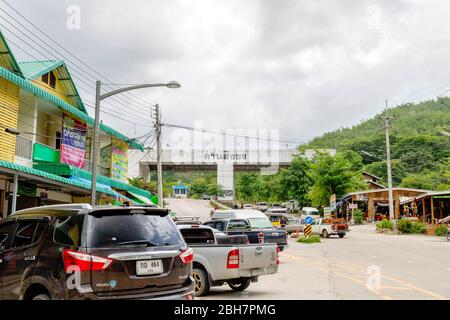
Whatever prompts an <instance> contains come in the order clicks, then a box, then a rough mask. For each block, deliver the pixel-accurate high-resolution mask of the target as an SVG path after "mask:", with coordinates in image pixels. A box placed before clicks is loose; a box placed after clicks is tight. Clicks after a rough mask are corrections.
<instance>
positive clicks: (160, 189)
mask: <svg viewBox="0 0 450 320" xmlns="http://www.w3.org/2000/svg"><path fill="white" fill-rule="evenodd" d="M154 110H155V114H154V119H155V127H156V161H157V165H156V167H157V168H156V171H157V174H158V206H160V207H161V208H162V207H164V198H163V197H164V195H163V181H162V159H161V153H162V150H161V112H160V110H159V104H156V105H155V109H154Z"/></svg>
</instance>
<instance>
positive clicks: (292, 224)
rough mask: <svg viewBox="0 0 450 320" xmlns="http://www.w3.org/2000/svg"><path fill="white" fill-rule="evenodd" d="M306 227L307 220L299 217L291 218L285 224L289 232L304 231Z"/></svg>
mask: <svg viewBox="0 0 450 320" xmlns="http://www.w3.org/2000/svg"><path fill="white" fill-rule="evenodd" d="M304 228H305V220H304V219H298V218H291V219H289V220H288V221H287V222H286V225H285V226H284V229H285V230H286V232H287V233H293V232H297V231H298V232H303V229H304Z"/></svg>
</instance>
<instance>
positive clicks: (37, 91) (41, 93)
mask: <svg viewBox="0 0 450 320" xmlns="http://www.w3.org/2000/svg"><path fill="white" fill-rule="evenodd" d="M0 77H2V78H4V79H6V80H8V81H10V82H12V83H14V84H15V85H17V86H19V87H20V88H22V89H23V90H26V91H28V92H30V93H32V94H34V95H36V96H38V97H39V98H41V99H43V100H46V101H48V102H50V103H53V104H54V105H56V106H58V107H60V108H61V109H63V110H64V111H66V112H68V113H70V114H72V115H74V116H75V117H77V118H79V119H81V120H83V121H84V122H86V123H87V124H88V125H89V126H93V125H94V119H93V118H91V117H90V116H89V115H87V114H86V113H84V112H83V111H81V110H79V109H77V108H75V107H74V106H72V105H71V104H69V103H67V102H65V101H64V100H62V99H60V98H58V97H56V96H54V95H52V94H50V93H48V92H47V91H45V90H43V89H41V88H39V87H38V86H36V85H34V84H33V83H32V82H31V81H29V80H26V79H24V78H22V77H20V76H18V75H16V74H14V73H12V72H11V71H9V70H7V69H5V68H3V67H0ZM100 130H102V131H103V132H105V133H107V134H109V135H111V136H114V137H116V138H118V139H120V140H123V141H127V142H128V145H129V146H130V148H133V149H138V150H140V151H144V146H143V145H142V144H141V143H139V142H138V141H136V140H131V139H129V138H128V137H126V136H125V135H123V134H122V133H120V132H118V131H116V130H114V129H112V128H110V127H108V126H106V125H104V124H103V123H101V124H100Z"/></svg>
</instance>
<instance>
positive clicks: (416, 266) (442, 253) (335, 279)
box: [200, 225, 450, 300]
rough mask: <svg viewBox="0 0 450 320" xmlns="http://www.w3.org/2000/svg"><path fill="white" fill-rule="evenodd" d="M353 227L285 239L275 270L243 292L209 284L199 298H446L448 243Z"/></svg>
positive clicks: (449, 262) (448, 295) (449, 294)
mask: <svg viewBox="0 0 450 320" xmlns="http://www.w3.org/2000/svg"><path fill="white" fill-rule="evenodd" d="M374 230H375V227H374V226H373V225H369V226H354V227H352V231H351V232H350V233H348V234H347V235H346V237H345V238H343V239H339V238H338V237H331V238H328V239H322V243H319V244H312V245H311V244H310V245H307V244H300V243H296V242H295V241H294V239H290V242H289V247H288V249H287V251H285V252H283V253H281V259H280V260H281V264H280V269H279V272H278V273H277V274H275V275H270V276H263V277H261V278H260V280H259V282H258V283H252V284H251V285H250V287H249V288H248V289H247V290H246V291H244V292H239V293H238V292H233V291H231V289H229V288H228V286H222V287H216V288H212V291H211V294H210V295H209V296H207V297H204V298H200V299H243V298H244V299H385V300H390V299H448V298H450V286H448V278H449V277H450V254H449V250H450V242H449V241H447V240H445V239H443V238H438V237H433V236H419V235H400V236H393V235H382V234H377V233H375V231H374Z"/></svg>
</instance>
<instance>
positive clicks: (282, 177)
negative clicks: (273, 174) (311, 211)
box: [277, 156, 312, 207]
mask: <svg viewBox="0 0 450 320" xmlns="http://www.w3.org/2000/svg"><path fill="white" fill-rule="evenodd" d="M309 166H310V162H309V160H308V159H306V158H304V157H302V156H299V157H295V158H293V159H292V162H291V165H290V166H289V167H288V168H287V169H283V170H282V171H281V173H280V174H279V179H278V180H279V181H277V184H278V185H279V186H280V187H281V190H280V191H281V195H282V197H283V200H291V199H295V200H297V201H298V202H299V205H300V206H301V207H304V206H307V205H309V204H310V199H309V189H310V188H311V185H312V180H311V177H310V176H309V175H308V171H309Z"/></svg>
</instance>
